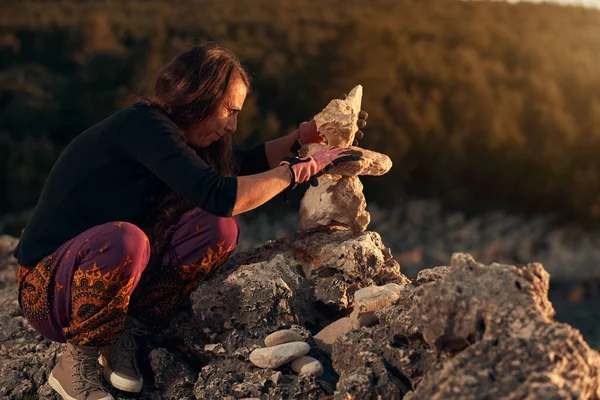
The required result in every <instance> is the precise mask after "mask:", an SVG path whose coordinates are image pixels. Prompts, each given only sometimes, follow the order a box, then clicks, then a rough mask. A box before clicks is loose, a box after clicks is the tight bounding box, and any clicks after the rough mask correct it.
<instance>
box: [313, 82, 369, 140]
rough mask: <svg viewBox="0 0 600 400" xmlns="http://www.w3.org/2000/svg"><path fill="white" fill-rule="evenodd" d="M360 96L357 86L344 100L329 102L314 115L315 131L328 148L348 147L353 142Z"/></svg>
mask: <svg viewBox="0 0 600 400" xmlns="http://www.w3.org/2000/svg"><path fill="white" fill-rule="evenodd" d="M362 94H363V90H362V86H361V85H358V86H356V87H355V88H354V89H352V90H351V91H350V93H348V96H346V98H345V99H344V100H340V99H335V100H331V101H330V102H329V104H328V105H327V107H325V108H324V109H323V111H321V112H320V113H319V114H317V115H315V122H316V123H317V131H318V132H319V135H320V136H321V137H322V138H323V139H325V141H326V143H327V144H329V145H330V146H340V147H349V146H350V145H351V144H352V142H354V136H355V135H356V131H357V130H358V125H357V121H358V113H359V112H360V105H361V102H362Z"/></svg>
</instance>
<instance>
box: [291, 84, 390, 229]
mask: <svg viewBox="0 0 600 400" xmlns="http://www.w3.org/2000/svg"><path fill="white" fill-rule="evenodd" d="M362 94H363V89H362V86H360V85H358V86H356V87H355V88H354V89H352V90H351V91H350V93H349V94H348V95H347V96H346V98H345V99H344V100H340V99H335V100H332V101H331V102H330V103H329V104H328V105H327V107H325V108H324V109H323V111H321V112H320V113H319V114H317V115H315V117H314V119H315V121H316V123H317V131H318V132H319V135H320V136H321V137H322V138H323V140H324V141H325V144H316V143H311V144H308V145H305V146H302V148H301V149H300V156H301V157H304V156H307V155H310V154H313V153H316V152H317V151H320V150H325V149H327V148H330V147H333V146H338V147H350V148H352V149H354V150H358V151H360V152H361V153H362V154H363V156H362V158H361V160H359V161H350V162H345V163H342V164H340V165H338V166H336V167H334V168H333V169H331V170H329V171H328V173H327V174H324V175H322V176H320V177H319V178H318V186H316V187H310V188H309V189H308V190H307V191H306V194H305V195H304V197H303V199H302V201H301V203H300V223H299V230H301V231H302V230H307V229H312V228H317V227H319V226H329V225H338V226H339V225H341V226H346V227H348V228H349V229H350V230H352V231H353V232H362V231H364V230H365V229H367V226H368V225H369V222H371V216H370V215H369V213H368V212H367V211H366V210H365V208H366V206H367V203H366V201H365V196H364V194H363V185H362V183H361V182H360V179H359V178H358V175H376V176H379V175H383V174H385V173H386V172H388V171H389V170H390V168H391V167H392V161H391V160H390V158H389V157H388V156H386V155H385V154H381V153H377V152H374V151H370V150H366V149H363V148H360V147H355V146H352V143H354V139H355V136H356V132H357V131H358V125H357V121H358V113H359V112H360V108H361V102H362Z"/></svg>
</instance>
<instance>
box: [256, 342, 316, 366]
mask: <svg viewBox="0 0 600 400" xmlns="http://www.w3.org/2000/svg"><path fill="white" fill-rule="evenodd" d="M309 351H310V346H309V345H308V343H304V342H290V343H284V344H279V345H277V346H273V347H265V348H262V349H256V350H254V351H253V352H252V353H250V362H251V363H252V364H254V365H256V366H257V367H260V368H278V367H281V366H282V365H283V364H285V363H288V362H290V361H292V360H293V359H296V358H298V357H301V356H303V355H305V354H307V353H308V352H309Z"/></svg>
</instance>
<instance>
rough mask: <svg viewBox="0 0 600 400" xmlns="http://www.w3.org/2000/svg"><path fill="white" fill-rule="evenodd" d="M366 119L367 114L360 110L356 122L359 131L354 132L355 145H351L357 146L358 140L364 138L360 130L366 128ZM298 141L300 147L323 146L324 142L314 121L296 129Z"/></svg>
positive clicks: (304, 123)
mask: <svg viewBox="0 0 600 400" xmlns="http://www.w3.org/2000/svg"><path fill="white" fill-rule="evenodd" d="M367 118H369V114H368V113H367V112H366V111H364V110H360V112H359V113H358V121H357V125H358V128H359V130H358V131H357V132H356V139H355V143H353V145H354V146H356V145H357V144H358V140H360V139H362V138H363V136H364V133H363V131H361V130H360V129H362V128H364V127H365V126H367ZM298 140H300V144H302V145H304V144H308V143H319V144H325V141H324V140H323V138H322V137H321V136H319V132H317V123H316V121H315V120H314V119H311V120H310V121H306V122H302V123H301V124H300V126H299V127H298Z"/></svg>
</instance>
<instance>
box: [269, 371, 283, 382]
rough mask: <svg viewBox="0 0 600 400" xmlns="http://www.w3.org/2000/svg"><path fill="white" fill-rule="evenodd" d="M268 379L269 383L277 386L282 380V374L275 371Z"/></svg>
mask: <svg viewBox="0 0 600 400" xmlns="http://www.w3.org/2000/svg"><path fill="white" fill-rule="evenodd" d="M270 379H271V382H273V383H274V384H276V385H278V384H279V381H281V380H282V379H283V374H282V373H281V372H280V371H277V372H275V373H274V374H273V375H271V378H270Z"/></svg>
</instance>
